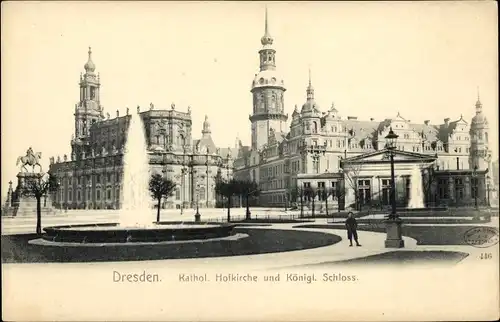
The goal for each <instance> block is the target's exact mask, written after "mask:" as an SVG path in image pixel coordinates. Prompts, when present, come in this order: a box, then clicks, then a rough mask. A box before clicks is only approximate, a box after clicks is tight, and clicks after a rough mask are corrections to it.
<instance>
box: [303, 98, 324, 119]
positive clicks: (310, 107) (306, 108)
mask: <svg viewBox="0 0 500 322" xmlns="http://www.w3.org/2000/svg"><path fill="white" fill-rule="evenodd" d="M300 113H302V114H304V113H314V114H318V116H319V114H320V112H319V106H318V105H317V104H316V102H315V101H314V100H307V101H306V102H305V103H304V105H302V109H301V110H300Z"/></svg>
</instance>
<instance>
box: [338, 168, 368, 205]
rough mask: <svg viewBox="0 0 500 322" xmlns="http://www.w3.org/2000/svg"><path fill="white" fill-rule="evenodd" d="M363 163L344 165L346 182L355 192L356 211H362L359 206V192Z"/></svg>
mask: <svg viewBox="0 0 500 322" xmlns="http://www.w3.org/2000/svg"><path fill="white" fill-rule="evenodd" d="M362 165H363V164H361V163H348V164H345V163H344V164H343V167H342V170H343V172H344V181H345V183H347V185H348V186H349V187H351V188H352V189H353V190H354V204H355V208H356V210H360V206H361V205H360V204H359V191H358V177H359V174H360V172H361V169H362Z"/></svg>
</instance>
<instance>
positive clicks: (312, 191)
mask: <svg viewBox="0 0 500 322" xmlns="http://www.w3.org/2000/svg"><path fill="white" fill-rule="evenodd" d="M317 195H318V190H317V189H316V188H313V187H305V188H304V196H305V197H306V199H307V201H309V202H311V211H312V216H313V217H314V206H315V204H314V201H315V199H316V196H317Z"/></svg>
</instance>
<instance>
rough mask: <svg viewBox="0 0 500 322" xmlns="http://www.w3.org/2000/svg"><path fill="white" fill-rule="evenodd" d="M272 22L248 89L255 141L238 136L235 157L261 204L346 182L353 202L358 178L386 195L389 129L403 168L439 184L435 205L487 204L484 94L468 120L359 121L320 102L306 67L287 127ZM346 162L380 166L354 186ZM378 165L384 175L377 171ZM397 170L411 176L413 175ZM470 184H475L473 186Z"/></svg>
mask: <svg viewBox="0 0 500 322" xmlns="http://www.w3.org/2000/svg"><path fill="white" fill-rule="evenodd" d="M267 20H268V19H267V12H266V21H265V33H264V36H263V37H262V38H261V44H262V48H261V49H260V50H259V56H260V70H259V72H258V73H257V74H256V75H255V77H254V79H253V82H252V86H251V90H250V91H251V93H252V97H253V113H252V114H251V115H250V117H249V120H250V123H251V145H250V146H244V145H243V144H242V143H241V141H240V142H239V144H238V145H239V146H238V152H237V157H236V159H235V160H234V176H235V177H236V178H240V179H249V180H254V181H255V182H257V183H258V184H259V187H260V189H261V194H260V197H259V200H258V201H256V202H257V203H258V204H259V205H262V206H284V205H286V203H287V202H288V201H290V200H289V199H290V198H292V199H293V197H291V196H290V190H291V189H293V188H294V187H303V186H307V185H313V186H316V187H326V186H328V187H335V186H340V185H342V186H343V187H344V188H345V189H346V190H348V191H346V193H345V195H346V197H345V198H344V199H343V200H342V201H338V202H339V203H340V202H342V203H343V204H349V203H350V202H351V200H349V195H350V196H351V199H352V198H353V197H352V196H353V195H354V194H355V193H357V194H358V195H359V194H360V193H363V192H362V191H359V189H358V184H360V186H361V187H362V188H360V189H361V190H363V189H364V190H363V191H365V193H366V194H367V196H366V197H365V199H366V200H374V199H376V198H378V199H381V197H380V196H375V194H376V193H375V191H379V190H380V191H382V190H384V189H386V188H387V187H388V186H389V182H390V181H388V180H387V178H386V177H387V176H388V175H389V169H390V165H389V162H388V160H387V159H386V158H383V157H382V156H383V154H384V153H385V152H386V151H385V150H384V148H385V145H386V142H385V136H386V135H387V134H388V132H389V130H390V129H391V128H392V129H393V131H394V132H395V133H396V134H397V135H399V139H398V143H397V144H398V146H397V158H400V159H401V160H403V159H404V160H405V161H404V162H403V163H407V165H406V167H403V168H404V169H405V171H406V172H408V171H410V170H409V169H410V168H413V167H415V166H418V167H419V169H421V170H422V175H423V176H424V177H425V175H426V173H432V175H433V180H432V181H433V182H435V183H434V184H433V186H432V187H433V188H432V189H433V192H432V193H429V194H430V195H433V197H432V198H430V197H429V200H431V199H432V200H434V203H435V204H458V203H460V202H471V198H472V197H473V196H475V194H480V193H481V194H480V196H481V197H480V201H481V202H485V200H486V196H485V192H484V191H485V185H486V184H487V183H486V178H487V175H486V173H487V172H488V170H489V169H491V150H490V149H489V139H488V138H489V134H490V133H489V126H488V121H487V119H486V117H485V116H484V113H483V106H482V103H481V101H480V98H479V94H478V98H477V102H476V104H475V116H474V117H473V118H472V120H471V121H470V122H468V121H467V120H466V119H465V118H464V117H463V116H462V115H460V116H459V117H457V118H456V119H455V120H452V119H451V118H446V119H444V121H443V122H442V123H439V124H433V123H432V122H431V121H430V120H426V121H424V122H423V123H422V124H420V123H415V122H411V120H408V119H405V118H404V117H403V116H402V115H400V114H399V113H397V114H396V113H395V114H396V115H395V116H394V117H390V118H387V119H384V120H375V119H370V120H359V119H358V118H357V117H354V116H347V117H343V116H341V113H340V112H339V110H338V109H337V108H336V107H335V106H334V104H332V105H331V106H330V107H329V108H327V109H326V111H322V110H321V108H320V107H319V105H318V104H317V103H316V101H315V97H314V87H313V85H312V80H311V73H310V72H309V83H308V86H307V88H306V101H305V103H304V104H303V105H302V107H301V108H299V107H298V106H297V105H295V108H294V110H293V113H292V115H291V123H290V125H289V127H288V126H286V122H287V120H288V114H286V113H285V102H284V96H285V91H286V87H285V82H284V80H283V78H282V77H281V76H280V74H279V73H278V71H277V63H276V50H275V49H274V48H273V42H274V39H273V38H272V37H271V35H270V32H269V28H268V21H267ZM373 158H375V159H377V158H378V159H380V160H378V161H377V160H373ZM362 161H366V162H362ZM349 162H351V164H354V163H358V164H359V163H373V162H375V163H373V164H378V165H377V166H375V165H372V166H367V167H366V169H365V171H363V173H362V174H361V173H360V174H359V175H356V178H355V180H354V181H356V184H355V186H356V187H355V188H349V187H348V185H346V184H345V183H346V176H349V173H347V172H346V168H347V165H348V164H349ZM423 165H425V166H423ZM377 167H382V168H380V169H377ZM368 169H369V170H368ZM429 169H432V171H430V170H429ZM401 170H403V169H401ZM367 171H368V172H372V173H371V174H370V173H367ZM381 171H382V172H383V173H378V172H381ZM403 172H404V171H403ZM377 173H378V174H377ZM351 175H352V174H351ZM400 175H402V176H403V177H405V178H407V177H408V173H405V174H402V173H400ZM475 180H477V182H478V184H479V187H478V188H477V189H476V188H471V187H472V186H474V185H471V182H472V181H474V182H476V181H475ZM402 184H403V186H404V188H402V194H403V195H404V194H405V191H406V187H407V186H409V180H408V179H405V181H404V182H403V183H402ZM474 187H475V186H474ZM464 189H465V190H464ZM471 189H475V190H474V191H473V192H471ZM349 190H351V191H349ZM354 190H357V191H354ZM384 191H385V190H384ZM368 195H369V196H368ZM332 199H334V198H332ZM403 199H404V198H403ZM438 200H439V201H438ZM332 201H333V202H337V201H334V200H332Z"/></svg>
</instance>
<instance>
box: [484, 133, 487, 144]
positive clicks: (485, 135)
mask: <svg viewBox="0 0 500 322" xmlns="http://www.w3.org/2000/svg"><path fill="white" fill-rule="evenodd" d="M484 141H485V142H488V132H484Z"/></svg>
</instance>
